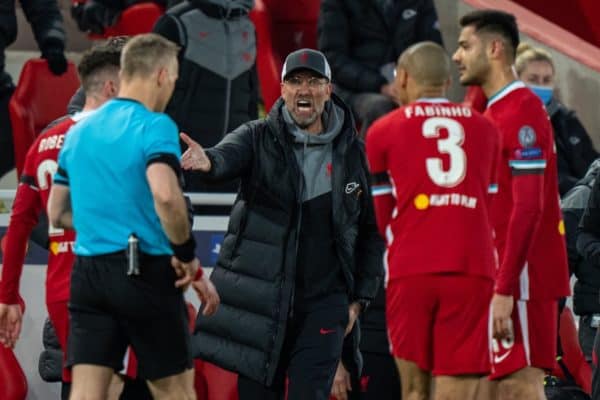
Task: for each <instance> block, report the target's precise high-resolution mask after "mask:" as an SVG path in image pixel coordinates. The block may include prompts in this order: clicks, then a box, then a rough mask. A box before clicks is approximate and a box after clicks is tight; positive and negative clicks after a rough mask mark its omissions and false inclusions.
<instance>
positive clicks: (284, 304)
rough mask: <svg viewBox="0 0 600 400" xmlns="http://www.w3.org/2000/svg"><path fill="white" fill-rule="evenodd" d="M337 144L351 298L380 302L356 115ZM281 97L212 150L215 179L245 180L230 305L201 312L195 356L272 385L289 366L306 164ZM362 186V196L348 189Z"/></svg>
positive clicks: (224, 295) (225, 266) (219, 276)
mask: <svg viewBox="0 0 600 400" xmlns="http://www.w3.org/2000/svg"><path fill="white" fill-rule="evenodd" d="M333 101H335V102H336V104H338V105H340V106H342V107H343V108H344V111H345V120H344V124H343V128H342V131H341V132H340V134H339V135H338V136H337V137H336V139H334V142H333V155H332V164H333V168H332V201H333V207H332V209H333V229H334V234H335V237H334V241H335V244H336V245H335V247H336V253H337V256H338V258H339V260H340V264H341V266H342V270H343V274H344V278H345V282H346V286H347V291H348V296H349V300H352V299H355V298H365V299H372V298H373V297H374V296H375V294H376V293H377V289H378V288H379V283H380V280H381V276H382V274H383V268H382V254H383V241H382V239H381V237H380V236H379V233H378V231H377V226H376V222H375V215H374V211H373V203H372V198H371V193H370V186H369V183H368V179H367V177H368V170H367V166H366V158H365V154H364V146H363V143H362V142H361V141H360V140H359V139H358V138H357V137H356V135H355V129H354V124H353V121H352V117H351V115H350V111H349V109H348V108H347V107H346V106H345V105H344V104H343V103H342V102H341V100H339V99H338V98H336V97H335V95H334V96H333ZM282 105H283V101H282V100H281V99H280V100H279V101H278V102H277V103H276V104H275V106H274V107H273V109H272V110H271V112H270V114H269V115H268V116H267V118H266V119H264V120H258V121H253V122H249V123H247V124H244V125H242V126H241V127H240V128H238V129H236V130H235V131H234V132H232V133H230V134H228V135H227V136H225V138H224V139H223V140H222V141H221V142H220V143H219V144H218V145H217V146H215V147H214V148H212V149H208V150H207V154H208V156H209V158H210V159H211V161H212V170H211V173H210V176H209V177H208V178H212V179H218V180H220V179H230V178H233V177H237V176H241V186H240V192H239V193H238V196H237V199H236V201H235V204H234V206H233V210H232V212H231V217H230V220H229V226H228V228H227V233H226V235H225V238H224V240H223V245H222V247H221V252H220V254H219V259H218V261H217V265H216V267H215V269H214V271H213V273H212V275H211V279H212V280H213V282H214V284H215V286H216V287H217V290H218V291H219V295H220V296H221V306H220V307H219V309H218V311H217V313H216V314H215V315H214V316H212V317H208V318H207V317H204V316H202V315H201V314H199V315H198V319H197V321H196V333H195V335H194V340H193V348H194V356H195V357H198V358H201V359H204V360H207V361H209V362H213V363H215V364H217V365H219V366H221V367H223V368H226V369H229V370H232V371H235V372H238V373H240V374H242V375H244V376H247V377H249V378H252V379H254V380H256V381H259V382H262V383H264V384H267V385H269V384H270V383H271V382H272V380H273V377H274V373H275V369H276V367H277V364H278V362H279V355H280V351H281V348H282V344H283V340H284V337H285V334H286V332H285V329H286V322H287V318H288V315H289V313H290V303H291V301H292V292H293V290H294V286H295V273H296V251H297V248H298V242H297V237H298V230H299V226H300V213H299V210H300V207H301V205H302V202H301V198H300V190H299V187H298V186H299V177H300V168H299V166H298V164H297V160H296V158H295V156H294V154H293V143H292V135H291V134H289V133H288V132H287V128H286V127H285V123H284V121H283V117H282V115H281V107H282ZM350 182H356V183H358V184H359V185H360V188H361V190H355V191H352V192H351V193H349V194H347V193H346V185H347V184H348V183H350Z"/></svg>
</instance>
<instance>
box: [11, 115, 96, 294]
mask: <svg viewBox="0 0 600 400" xmlns="http://www.w3.org/2000/svg"><path fill="white" fill-rule="evenodd" d="M82 114H84V113H81V115H82ZM73 124H75V120H73V119H72V118H65V119H64V120H62V121H60V122H59V123H58V124H56V125H54V126H53V127H51V128H49V129H47V130H46V131H44V132H42V134H41V135H40V136H38V137H37V139H36V140H35V142H34V143H33V144H32V145H31V147H30V148H29V151H28V152H27V157H26V159H25V167H24V169H23V174H22V175H21V179H20V183H19V187H18V189H17V195H16V197H15V202H14V204H13V210H12V214H11V218H10V223H9V225H8V229H7V232H6V241H7V243H6V248H7V249H8V251H7V252H6V254H4V267H3V270H2V280H1V281H0V302H3V303H8V304H14V302H15V298H16V296H17V294H18V291H19V281H20V277H21V272H22V268H23V263H24V262H25V252H26V246H27V241H28V239H29V235H30V234H31V231H32V230H33V228H34V227H35V225H36V224H37V222H38V218H39V215H40V212H45V210H46V208H47V205H48V196H49V195H50V187H51V185H52V177H53V176H54V173H55V172H56V169H57V166H58V164H57V162H56V160H57V158H58V153H59V151H60V148H61V146H62V144H63V143H64V139H65V134H66V132H67V131H68V130H69V128H70V127H71V126H72V125H73ZM74 241H75V231H72V230H62V229H54V228H52V227H50V228H49V248H48V250H49V256H48V270H47V275H46V302H47V303H52V302H56V301H65V300H68V298H69V287H70V280H71V269H72V266H73V261H74V254H73V243H74Z"/></svg>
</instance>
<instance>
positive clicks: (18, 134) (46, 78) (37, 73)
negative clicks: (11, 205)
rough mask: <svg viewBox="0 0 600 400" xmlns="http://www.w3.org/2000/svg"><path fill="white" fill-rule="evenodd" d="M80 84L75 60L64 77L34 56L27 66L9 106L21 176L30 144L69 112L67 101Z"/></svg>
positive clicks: (17, 165) (16, 159)
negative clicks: (57, 74)
mask: <svg viewBox="0 0 600 400" xmlns="http://www.w3.org/2000/svg"><path fill="white" fill-rule="evenodd" d="M78 87H79V78H78V77H77V71H76V68H75V64H73V63H72V62H69V65H68V68H67V72H65V73H64V74H62V75H61V76H56V75H53V74H52V72H50V70H49V69H48V63H47V61H46V60H43V59H39V58H37V59H31V60H29V61H27V62H26V63H25V65H23V70H22V71H21V76H20V77H19V83H18V84H17V87H16V89H15V92H14V93H13V95H12V97H11V99H10V103H9V105H8V108H9V112H10V122H11V125H12V131H13V139H14V150H15V164H16V167H17V174H18V175H19V176H20V175H21V172H22V171H23V164H24V163H25V156H26V155H27V150H28V149H29V146H31V144H32V143H33V141H34V140H35V138H36V137H37V135H39V133H40V132H41V131H42V129H44V128H45V127H46V126H47V125H48V124H49V123H50V122H52V121H53V120H55V119H56V118H58V117H61V116H63V115H65V114H66V113H67V104H68V102H69V100H70V99H71V96H73V93H75V91H76V90H77V88H78Z"/></svg>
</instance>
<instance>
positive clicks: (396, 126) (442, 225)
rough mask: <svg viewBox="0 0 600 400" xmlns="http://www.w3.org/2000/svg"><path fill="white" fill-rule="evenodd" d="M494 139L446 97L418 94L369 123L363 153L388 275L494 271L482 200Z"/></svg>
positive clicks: (489, 183)
mask: <svg viewBox="0 0 600 400" xmlns="http://www.w3.org/2000/svg"><path fill="white" fill-rule="evenodd" d="M499 140H500V136H499V133H498V132H497V130H496V128H495V127H494V126H493V124H491V123H490V122H489V121H488V120H486V119H485V118H484V117H483V116H482V115H481V114H479V113H477V112H476V111H473V110H472V109H471V108H469V107H466V106H463V105H460V104H455V103H450V102H449V101H447V100H445V99H423V100H419V101H417V102H415V103H412V104H410V105H408V106H405V107H402V108H400V109H398V110H396V111H393V112H391V113H390V114H388V115H386V116H385V117H383V118H381V119H379V120H378V121H376V122H375V123H374V124H373V125H372V126H371V128H370V129H369V132H368V134H367V157H368V160H369V167H370V170H371V175H372V178H373V186H372V191H373V196H374V197H373V198H374V201H375V211H376V216H377V224H378V226H379V229H380V231H381V232H382V233H383V234H385V236H386V241H387V253H386V269H387V271H386V272H387V274H388V276H387V279H395V278H399V277H405V276H410V275H418V274H432V273H461V274H465V275H476V276H483V277H489V278H490V279H491V278H493V277H494V274H495V268H496V261H495V256H494V248H493V238H492V228H491V223H490V219H489V214H488V206H489V197H490V195H489V192H490V191H492V192H494V191H495V185H494V179H493V177H494V174H495V165H496V162H497V161H496V160H497V158H498V152H499V149H500V143H499ZM490 189H491V190H490Z"/></svg>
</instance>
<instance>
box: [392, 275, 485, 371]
mask: <svg viewBox="0 0 600 400" xmlns="http://www.w3.org/2000/svg"><path fill="white" fill-rule="evenodd" d="M492 290H493V281H492V280H491V279H489V278H484V277H477V276H465V275H459V274H430V275H416V276H411V277H407V278H402V279H397V280H394V281H390V282H389V283H388V286H387V289H386V320H387V326H388V335H389V339H390V346H391V352H392V355H393V356H394V357H396V358H400V359H403V360H406V361H412V362H414V363H416V364H417V366H418V367H419V368H421V369H422V370H425V371H430V372H431V373H432V375H434V376H436V375H447V376H456V375H486V374H488V373H489V372H490V361H489V354H488V348H489V345H488V320H489V308H490V300H491V297H492Z"/></svg>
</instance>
